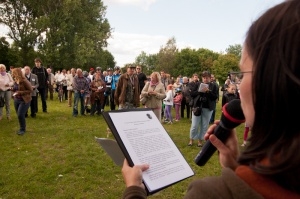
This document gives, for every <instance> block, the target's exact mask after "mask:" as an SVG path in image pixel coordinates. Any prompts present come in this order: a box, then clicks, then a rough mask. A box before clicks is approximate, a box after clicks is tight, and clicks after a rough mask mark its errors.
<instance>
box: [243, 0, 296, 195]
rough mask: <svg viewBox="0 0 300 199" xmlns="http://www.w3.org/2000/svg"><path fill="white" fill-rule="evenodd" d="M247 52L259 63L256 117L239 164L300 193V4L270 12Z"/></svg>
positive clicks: (251, 35)
mask: <svg viewBox="0 0 300 199" xmlns="http://www.w3.org/2000/svg"><path fill="white" fill-rule="evenodd" d="M244 49H246V50H247V53H248V54H249V56H250V58H251V59H252V61H253V71H254V72H253V79H252V84H253V85H252V89H253V90H252V93H253V106H254V110H255V118H254V123H253V126H252V128H251V137H250V140H249V141H250V144H249V146H248V147H247V148H246V149H245V150H244V152H243V153H242V154H241V156H240V158H239V163H241V164H245V165H250V167H251V168H252V169H253V170H254V171H255V172H257V173H260V174H263V175H265V176H268V177H269V178H271V179H273V180H274V181H275V182H276V183H277V184H279V185H281V186H282V187H284V188H286V189H289V190H291V191H293V192H297V193H298V194H299V193H300V183H299V180H300V155H298V154H297V151H298V149H299V146H300V128H299V125H298V123H299V117H297V116H295V115H298V114H299V111H300V103H299V98H300V67H299V66H300V56H299V54H300V1H299V0H290V1H284V2H283V3H281V4H278V5H277V6H274V7H273V8H271V9H269V10H268V11H267V12H266V13H264V14H263V15H262V16H261V17H260V18H259V19H257V20H256V21H255V22H254V23H253V24H252V25H251V27H250V28H249V31H248V33H247V37H246V40H245V46H244ZM263 160H267V161H268V162H269V163H268V164H267V165H266V164H263V163H262V161H263Z"/></svg>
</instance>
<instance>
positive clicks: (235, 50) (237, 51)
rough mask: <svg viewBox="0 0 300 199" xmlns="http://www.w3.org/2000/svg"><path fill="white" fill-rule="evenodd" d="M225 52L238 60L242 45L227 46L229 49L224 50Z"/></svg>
mask: <svg viewBox="0 0 300 199" xmlns="http://www.w3.org/2000/svg"><path fill="white" fill-rule="evenodd" d="M225 51H226V53H227V54H233V55H236V56H237V58H238V59H239V60H240V59H241V56H242V45H241V44H235V45H229V47H228V48H226V50H225Z"/></svg>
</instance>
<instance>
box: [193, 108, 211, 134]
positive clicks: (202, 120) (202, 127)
mask: <svg viewBox="0 0 300 199" xmlns="http://www.w3.org/2000/svg"><path fill="white" fill-rule="evenodd" d="M212 113H213V110H209V109H208V108H202V113H201V115H200V116H195V115H194V113H192V125H191V129H190V139H193V140H196V139H199V140H204V134H205V133H206V131H207V129H208V125H209V120H210V118H211V115H212Z"/></svg>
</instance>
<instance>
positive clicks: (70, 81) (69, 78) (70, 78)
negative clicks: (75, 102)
mask: <svg viewBox="0 0 300 199" xmlns="http://www.w3.org/2000/svg"><path fill="white" fill-rule="evenodd" d="M75 75H76V69H75V68H71V73H70V74H67V90H68V106H69V107H71V106H72V96H73V95H72V94H73V81H74V77H75Z"/></svg>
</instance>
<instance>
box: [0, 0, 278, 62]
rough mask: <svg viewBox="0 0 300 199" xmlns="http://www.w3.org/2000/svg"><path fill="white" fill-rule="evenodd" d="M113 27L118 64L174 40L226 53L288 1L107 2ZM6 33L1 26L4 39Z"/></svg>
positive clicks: (110, 44)
mask: <svg viewBox="0 0 300 199" xmlns="http://www.w3.org/2000/svg"><path fill="white" fill-rule="evenodd" d="M102 1H103V3H104V5H105V6H107V10H106V15H105V17H106V18H107V19H108V21H109V23H110V26H111V28H112V37H111V38H109V39H108V47H107V50H108V51H109V52H111V53H112V55H113V56H114V58H115V61H116V62H117V63H116V64H117V65H118V66H121V67H123V66H124V65H125V64H127V63H134V62H135V58H136V57H137V56H138V55H140V54H141V52H142V51H144V52H145V53H146V54H155V53H158V52H159V49H160V48H161V47H163V46H165V45H166V43H167V41H168V40H169V39H170V38H172V37H174V38H175V40H176V46H177V47H178V48H179V49H183V48H188V47H189V48H192V49H198V48H206V49H209V50H212V51H215V52H218V53H220V52H225V50H226V48H228V47H229V46H230V45H235V44H241V45H242V44H243V41H244V38H245V34H246V32H247V30H248V28H249V26H250V25H251V23H252V22H253V21H254V20H255V19H257V18H258V17H259V16H260V15H261V14H262V13H263V12H264V11H266V10H267V9H268V8H270V7H272V6H274V5H276V4H278V3H281V2H283V1H284V0H102ZM5 32H7V29H5V28H3V26H0V36H4V34H5Z"/></svg>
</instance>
